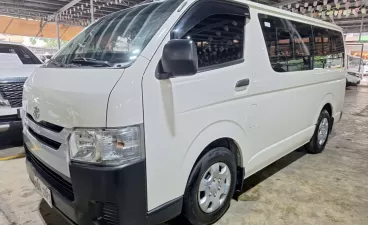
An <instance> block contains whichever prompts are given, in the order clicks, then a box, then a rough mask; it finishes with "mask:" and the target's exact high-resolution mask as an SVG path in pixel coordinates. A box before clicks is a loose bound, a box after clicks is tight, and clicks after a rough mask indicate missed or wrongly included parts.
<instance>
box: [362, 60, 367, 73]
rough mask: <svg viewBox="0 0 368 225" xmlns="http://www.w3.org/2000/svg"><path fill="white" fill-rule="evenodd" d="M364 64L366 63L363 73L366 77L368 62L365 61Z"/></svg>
mask: <svg viewBox="0 0 368 225" xmlns="http://www.w3.org/2000/svg"><path fill="white" fill-rule="evenodd" d="M363 62H364V71H363V77H364V76H368V61H367V60H363Z"/></svg>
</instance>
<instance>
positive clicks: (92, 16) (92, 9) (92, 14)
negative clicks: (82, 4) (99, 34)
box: [90, 0, 95, 23]
mask: <svg viewBox="0 0 368 225" xmlns="http://www.w3.org/2000/svg"><path fill="white" fill-rule="evenodd" d="M90 5H91V9H90V11H91V23H93V22H95V12H94V7H93V0H91V4H90Z"/></svg>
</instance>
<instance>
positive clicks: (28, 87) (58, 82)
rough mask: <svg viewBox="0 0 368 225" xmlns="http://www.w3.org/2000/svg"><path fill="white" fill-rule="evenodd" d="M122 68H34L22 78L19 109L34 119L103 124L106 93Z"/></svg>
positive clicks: (71, 125)
mask: <svg viewBox="0 0 368 225" xmlns="http://www.w3.org/2000/svg"><path fill="white" fill-rule="evenodd" d="M123 72H124V70H123V69H106V68H93V69H89V68H38V69H36V71H35V73H34V74H33V75H32V76H31V77H30V78H29V79H28V80H27V81H26V83H25V86H24V93H23V109H24V110H25V111H26V112H27V113H28V114H29V115H31V116H32V117H33V119H34V120H36V121H37V122H39V121H45V122H49V123H52V124H55V125H58V126H62V127H65V128H75V127H105V126H106V110H107V104H108V99H109V95H110V93H111V91H112V89H113V87H114V85H115V84H116V83H117V82H118V80H119V79H120V77H121V75H122V74H123Z"/></svg>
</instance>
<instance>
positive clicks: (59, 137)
mask: <svg viewBox="0 0 368 225" xmlns="http://www.w3.org/2000/svg"><path fill="white" fill-rule="evenodd" d="M23 120H24V123H25V124H26V125H27V126H29V127H30V128H32V130H33V131H34V132H36V133H37V134H39V135H42V136H45V137H47V138H49V139H51V140H53V141H57V142H59V143H61V144H65V145H67V144H68V138H69V135H70V134H71V132H72V130H71V129H67V128H64V129H63V130H62V131H60V132H59V133H57V132H54V131H52V130H49V129H46V128H43V127H41V126H39V125H37V124H36V123H34V122H33V121H32V120H30V119H28V118H27V117H25V118H23Z"/></svg>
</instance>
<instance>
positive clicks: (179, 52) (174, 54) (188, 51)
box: [156, 39, 198, 80]
mask: <svg viewBox="0 0 368 225" xmlns="http://www.w3.org/2000/svg"><path fill="white" fill-rule="evenodd" d="M160 70H162V71H159V73H158V74H157V75H156V77H157V79H159V80H163V79H168V78H169V77H178V76H191V75H194V74H196V73H197V71H198V55H197V46H196V45H195V43H194V42H193V41H192V40H188V39H174V40H170V41H169V42H168V43H167V44H166V45H165V46H164V50H163V54H162V58H161V69H160Z"/></svg>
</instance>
